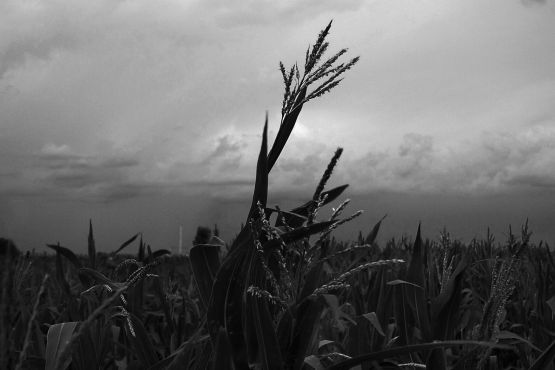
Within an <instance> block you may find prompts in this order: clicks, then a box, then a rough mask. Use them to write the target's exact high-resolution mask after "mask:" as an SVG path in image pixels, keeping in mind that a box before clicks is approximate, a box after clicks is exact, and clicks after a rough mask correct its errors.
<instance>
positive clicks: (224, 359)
mask: <svg viewBox="0 0 555 370" xmlns="http://www.w3.org/2000/svg"><path fill="white" fill-rule="evenodd" d="M213 359H214V360H213V363H212V369H213V370H219V369H230V370H233V369H235V366H234V364H233V354H232V352H231V345H230V344H229V338H228V336H227V333H226V331H225V329H224V328H220V330H219V331H218V339H217V340H216V347H215V349H214V354H213Z"/></svg>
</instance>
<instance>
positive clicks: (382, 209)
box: [0, 0, 555, 250]
mask: <svg viewBox="0 0 555 370" xmlns="http://www.w3.org/2000/svg"><path fill="white" fill-rule="evenodd" d="M330 19H333V20H334V22H333V26H332V31H331V35H330V38H329V41H330V44H331V45H330V50H331V51H337V50H339V49H341V48H344V47H347V48H349V54H350V56H351V57H354V56H357V55H360V57H361V59H360V62H359V63H358V64H357V66H356V67H355V68H353V70H351V71H349V73H347V75H346V76H345V77H346V78H345V80H344V81H343V83H342V84H341V85H340V86H339V87H338V88H337V89H335V90H334V91H333V92H332V93H331V94H328V95H325V96H324V97H322V98H320V99H319V100H315V101H311V102H310V103H309V104H308V105H306V106H305V108H304V110H303V112H302V114H301V117H300V119H299V121H298V126H297V127H296V128H295V131H294V132H293V135H292V137H291V139H290V142H289V143H288V146H287V147H286V149H285V151H284V153H283V155H282V157H281V158H280V159H279V160H278V163H277V165H276V167H275V168H274V170H273V171H272V174H271V177H270V202H271V203H272V204H274V203H277V204H281V205H282V206H283V207H288V206H295V205H297V204H298V203H302V202H304V201H305V200H307V199H308V197H310V196H311V194H312V192H313V189H314V187H315V185H316V184H317V182H318V179H319V176H320V175H321V173H322V172H323V170H324V169H325V167H326V164H327V161H328V160H329V158H330V157H331V156H332V154H333V152H334V150H335V149H336V148H337V147H338V146H341V147H343V148H344V149H345V152H344V155H343V157H342V158H341V161H340V165H339V168H338V169H337V171H336V172H335V173H334V178H333V180H332V183H331V185H340V184H343V183H349V184H350V187H349V189H348V191H347V192H346V194H345V196H346V197H349V198H351V199H352V206H351V207H352V208H351V211H353V212H354V211H355V210H357V209H360V208H361V209H364V210H365V211H366V212H365V214H364V215H363V216H362V217H361V218H359V219H358V220H357V221H356V222H355V223H353V224H352V225H351V228H347V229H345V230H343V231H342V232H340V233H339V236H342V237H350V236H351V235H353V236H354V235H356V233H357V232H358V229H361V230H363V231H367V230H368V229H369V228H370V227H371V226H372V225H373V223H374V222H376V221H377V220H378V219H379V218H381V216H383V215H384V214H388V218H387V219H386V222H385V224H384V229H383V234H382V240H385V239H387V238H390V237H392V236H397V237H399V236H401V235H403V234H409V235H410V234H414V231H415V229H416V226H417V224H418V222H419V221H422V223H423V230H424V234H425V235H426V236H428V237H430V238H436V237H437V235H438V232H439V230H441V228H442V227H443V226H446V227H447V229H448V230H450V231H451V233H452V235H453V236H455V237H458V238H460V239H462V240H467V241H468V240H469V239H470V238H472V237H483V236H484V235H485V233H486V231H487V228H488V227H491V228H492V230H493V231H494V232H495V233H496V236H497V238H498V240H503V239H505V237H506V231H507V229H508V225H509V224H512V225H513V227H514V228H516V229H518V228H519V227H520V224H521V223H522V222H524V221H525V219H526V218H527V217H528V218H529V219H530V223H531V227H532V230H533V231H534V232H535V240H536V241H539V239H547V241H548V242H549V243H551V244H554V243H555V104H554V103H555V68H554V66H555V36H554V35H555V2H553V1H551V0H545V1H538V0H536V1H532V0H526V1H523V0H491V1H482V0H452V1H426V0H422V1H412V0H396V1H386V0H374V1H363V0H345V1H341V2H339V1H331V0H329V1H327V0H326V1H323V0H307V1H281V2H275V1H245V0H241V1H238V0H237V1H229V0H228V1H219V0H214V1H188V0H181V1H177V0H176V1H161V2H152V1H141V0H137V1H114V0H106V1H103V0H98V1H68V0H64V1H56V0H53V1H48V2H43V1H36V0H35V1H28V0H23V1H22V0H13V1H12V0H2V1H0V236H4V237H10V238H12V239H14V240H15V242H16V244H18V245H20V247H21V248H23V249H27V248H37V249H38V250H42V249H43V245H44V243H53V242H57V241H60V243H62V244H63V245H67V246H69V247H72V248H74V249H76V250H84V248H85V245H86V233H87V228H88V220H89V218H92V219H93V223H94V225H95V232H96V238H97V244H98V245H99V247H100V248H101V249H104V250H111V249H113V248H114V247H116V246H117V245H118V244H120V243H121V242H122V241H124V240H125V239H127V238H128V237H129V236H131V235H133V234H134V233H136V232H139V231H141V232H143V233H144V237H145V240H146V241H147V242H149V243H150V244H152V245H153V246H154V247H155V248H169V247H175V245H176V244H177V236H178V230H179V225H180V224H182V225H184V235H185V237H184V238H185V241H186V244H188V242H189V241H190V240H191V239H192V237H193V234H194V231H195V229H196V226H197V225H200V224H203V225H211V224H213V223H218V224H219V225H220V227H221V229H222V231H223V236H224V238H226V239H228V240H231V239H232V238H233V236H234V235H235V233H236V232H237V231H238V226H239V224H240V223H241V221H244V217H245V215H246V211H247V208H248V206H249V197H250V195H251V190H252V182H253V178H254V172H255V159H256V154H257V150H258V147H259V142H260V133H261V130H262V124H263V120H264V115H265V112H266V111H268V113H269V119H270V138H272V137H273V135H275V133H276V132H277V128H278V125H279V118H280V108H281V98H282V80H281V75H280V73H279V69H278V62H279V61H280V60H281V61H283V62H284V64H285V65H286V66H288V65H291V64H293V63H295V61H299V62H301V61H302V60H303V58H304V52H305V50H306V48H307V46H308V45H309V44H311V43H313V42H314V40H315V38H316V35H317V34H318V32H319V30H321V29H322V28H323V27H324V26H325V25H326V24H327V23H328V22H329V20H330ZM321 217H326V214H325V212H324V213H322V214H321Z"/></svg>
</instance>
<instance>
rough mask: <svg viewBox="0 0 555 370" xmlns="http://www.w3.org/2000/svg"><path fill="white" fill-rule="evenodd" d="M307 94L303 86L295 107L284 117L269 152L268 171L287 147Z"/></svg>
mask: <svg viewBox="0 0 555 370" xmlns="http://www.w3.org/2000/svg"><path fill="white" fill-rule="evenodd" d="M305 96H306V87H303V88H302V90H301V91H300V92H299V95H298V96H297V99H296V100H295V103H294V106H296V108H295V109H293V110H292V111H291V113H288V114H286V115H285V117H283V119H282V122H281V125H280V127H279V131H278V133H277V135H276V139H275V140H274V144H273V145H272V149H271V150H270V153H269V154H268V162H267V163H268V172H269V171H271V169H272V167H274V164H275V163H276V161H277V159H278V157H279V155H280V154H281V151H282V150H283V148H284V147H285V143H287V139H289V135H291V132H292V131H293V128H294V127H295V123H296V122H297V118H298V117H299V114H300V113H301V109H302V107H303V100H304V98H305Z"/></svg>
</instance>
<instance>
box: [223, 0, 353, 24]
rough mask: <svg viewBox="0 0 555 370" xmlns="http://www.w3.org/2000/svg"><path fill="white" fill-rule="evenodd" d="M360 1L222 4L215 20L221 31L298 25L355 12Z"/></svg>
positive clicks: (313, 0) (233, 2) (252, 1)
mask: <svg viewBox="0 0 555 370" xmlns="http://www.w3.org/2000/svg"><path fill="white" fill-rule="evenodd" d="M363 3H364V1H362V0H346V1H342V2H341V3H338V2H336V1H333V0H308V1H302V2H299V1H280V2H275V1H256V0H248V1H221V2H219V3H218V7H217V8H216V19H217V21H218V23H219V24H220V25H222V26H224V27H244V26H253V25H267V24H269V23H274V24H282V25H283V24H291V23H294V24H298V23H299V22H303V21H306V20H310V19H314V18H317V17H319V16H320V15H322V14H328V15H329V14H330V13H332V14H336V15H337V14H340V13H343V12H350V11H356V10H357V9H359V8H360V7H361V6H362V5H363Z"/></svg>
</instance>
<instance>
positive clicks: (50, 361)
mask: <svg viewBox="0 0 555 370" xmlns="http://www.w3.org/2000/svg"><path fill="white" fill-rule="evenodd" d="M77 324H78V322H77V321H73V322H63V323H59V324H53V325H51V326H50V327H49V328H48V333H47V334H46V356H45V360H46V367H45V370H54V369H55V368H54V367H55V366H56V362H57V361H58V357H59V356H60V354H61V353H62V352H63V351H64V349H65V348H66V347H67V345H68V344H69V342H70V339H71V336H72V335H73V332H74V331H75V328H76V327H77ZM70 363H71V357H69V356H68V358H67V359H66V361H65V363H63V364H61V368H60V369H61V370H63V369H66V368H67V367H68V366H69V364H70Z"/></svg>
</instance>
